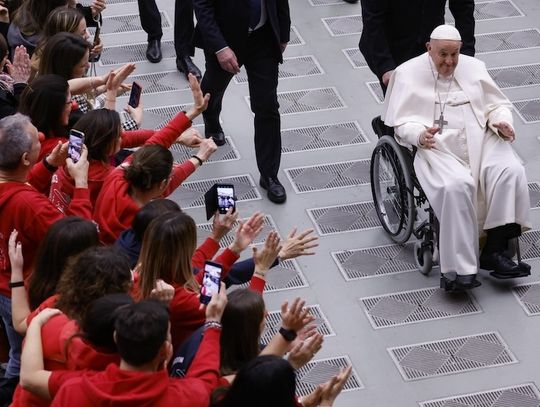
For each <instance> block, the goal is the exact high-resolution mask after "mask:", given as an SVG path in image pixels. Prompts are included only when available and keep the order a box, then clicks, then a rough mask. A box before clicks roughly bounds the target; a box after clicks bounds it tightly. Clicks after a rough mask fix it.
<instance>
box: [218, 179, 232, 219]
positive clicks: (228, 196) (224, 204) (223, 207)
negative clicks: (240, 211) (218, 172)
mask: <svg viewBox="0 0 540 407" xmlns="http://www.w3.org/2000/svg"><path fill="white" fill-rule="evenodd" d="M216 191H217V206H218V211H219V213H227V211H228V210H229V208H231V207H232V208H233V212H234V211H235V209H236V203H235V201H234V185H230V184H218V185H217V186H216Z"/></svg>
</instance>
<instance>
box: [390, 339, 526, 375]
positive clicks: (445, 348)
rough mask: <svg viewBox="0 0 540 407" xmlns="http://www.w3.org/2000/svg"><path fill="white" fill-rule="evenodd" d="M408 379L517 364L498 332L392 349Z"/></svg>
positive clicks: (398, 364) (393, 356)
mask: <svg viewBox="0 0 540 407" xmlns="http://www.w3.org/2000/svg"><path fill="white" fill-rule="evenodd" d="M388 352H389V353H390V356H391V357H392V359H393V361H394V363H395V364H396V366H397V368H398V370H399V372H400V373H401V375H402V376H403V378H404V379H405V381H410V380H419V379H426V378H429V377H435V376H443V375H448V374H454V373H462V372H468V371H471V370H477V369H484V368H488V367H495V366H503V365H509V364H512V363H517V362H518V361H517V359H516V358H515V357H514V355H513V354H512V353H511V352H510V350H509V349H508V346H507V345H506V344H505V343H504V341H503V340H502V338H501V336H500V335H499V333H497V332H489V333H483V334H478V335H471V336H464V337H460V338H452V339H445V340H442V341H434V342H426V343H421V344H417V345H410V346H401V347H396V348H388Z"/></svg>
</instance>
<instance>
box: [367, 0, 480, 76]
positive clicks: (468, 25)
mask: <svg viewBox="0 0 540 407" xmlns="http://www.w3.org/2000/svg"><path fill="white" fill-rule="evenodd" d="M449 1H450V4H449V6H450V11H451V12H452V15H453V16H454V19H455V20H456V28H457V29H458V30H459V32H460V34H461V37H462V39H463V46H462V48H461V52H462V53H463V54H466V55H469V56H474V42H475V41H474V25H475V22H474V0H449ZM361 4H362V22H363V29H362V36H361V38H360V43H359V47H360V51H361V52H362V54H363V55H364V58H365V59H366V62H367V64H368V66H369V68H370V69H371V71H372V72H373V73H374V74H375V75H377V77H378V78H379V80H380V79H381V77H382V75H383V74H384V73H385V72H388V71H391V70H393V69H395V68H396V67H397V66H398V65H401V64H402V63H403V62H405V61H408V60H409V59H411V58H414V57H417V56H418V55H421V54H423V53H424V52H425V51H426V42H428V41H429V36H430V34H431V32H432V31H433V29H434V28H435V27H437V26H438V25H441V24H444V12H445V4H446V0H406V1H404V0H361Z"/></svg>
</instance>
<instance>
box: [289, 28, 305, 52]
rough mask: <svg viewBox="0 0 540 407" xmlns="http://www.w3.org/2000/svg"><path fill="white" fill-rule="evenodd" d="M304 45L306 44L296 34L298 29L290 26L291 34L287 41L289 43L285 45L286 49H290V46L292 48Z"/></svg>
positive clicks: (298, 34)
mask: <svg viewBox="0 0 540 407" xmlns="http://www.w3.org/2000/svg"><path fill="white" fill-rule="evenodd" d="M305 43H306V42H305V41H304V39H303V38H302V36H301V35H300V33H299V32H298V29H297V28H296V26H294V25H291V34H290V39H289V43H288V44H287V47H291V46H293V47H294V46H295V45H304V44H305Z"/></svg>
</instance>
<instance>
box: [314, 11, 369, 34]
mask: <svg viewBox="0 0 540 407" xmlns="http://www.w3.org/2000/svg"><path fill="white" fill-rule="evenodd" d="M321 20H322V22H323V24H324V26H325V27H326V29H327V30H328V32H329V33H330V35H331V36H332V37H341V36H344V35H355V34H361V33H362V16H361V15H359V14H357V15H352V16H340V17H328V18H322V19H321Z"/></svg>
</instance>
